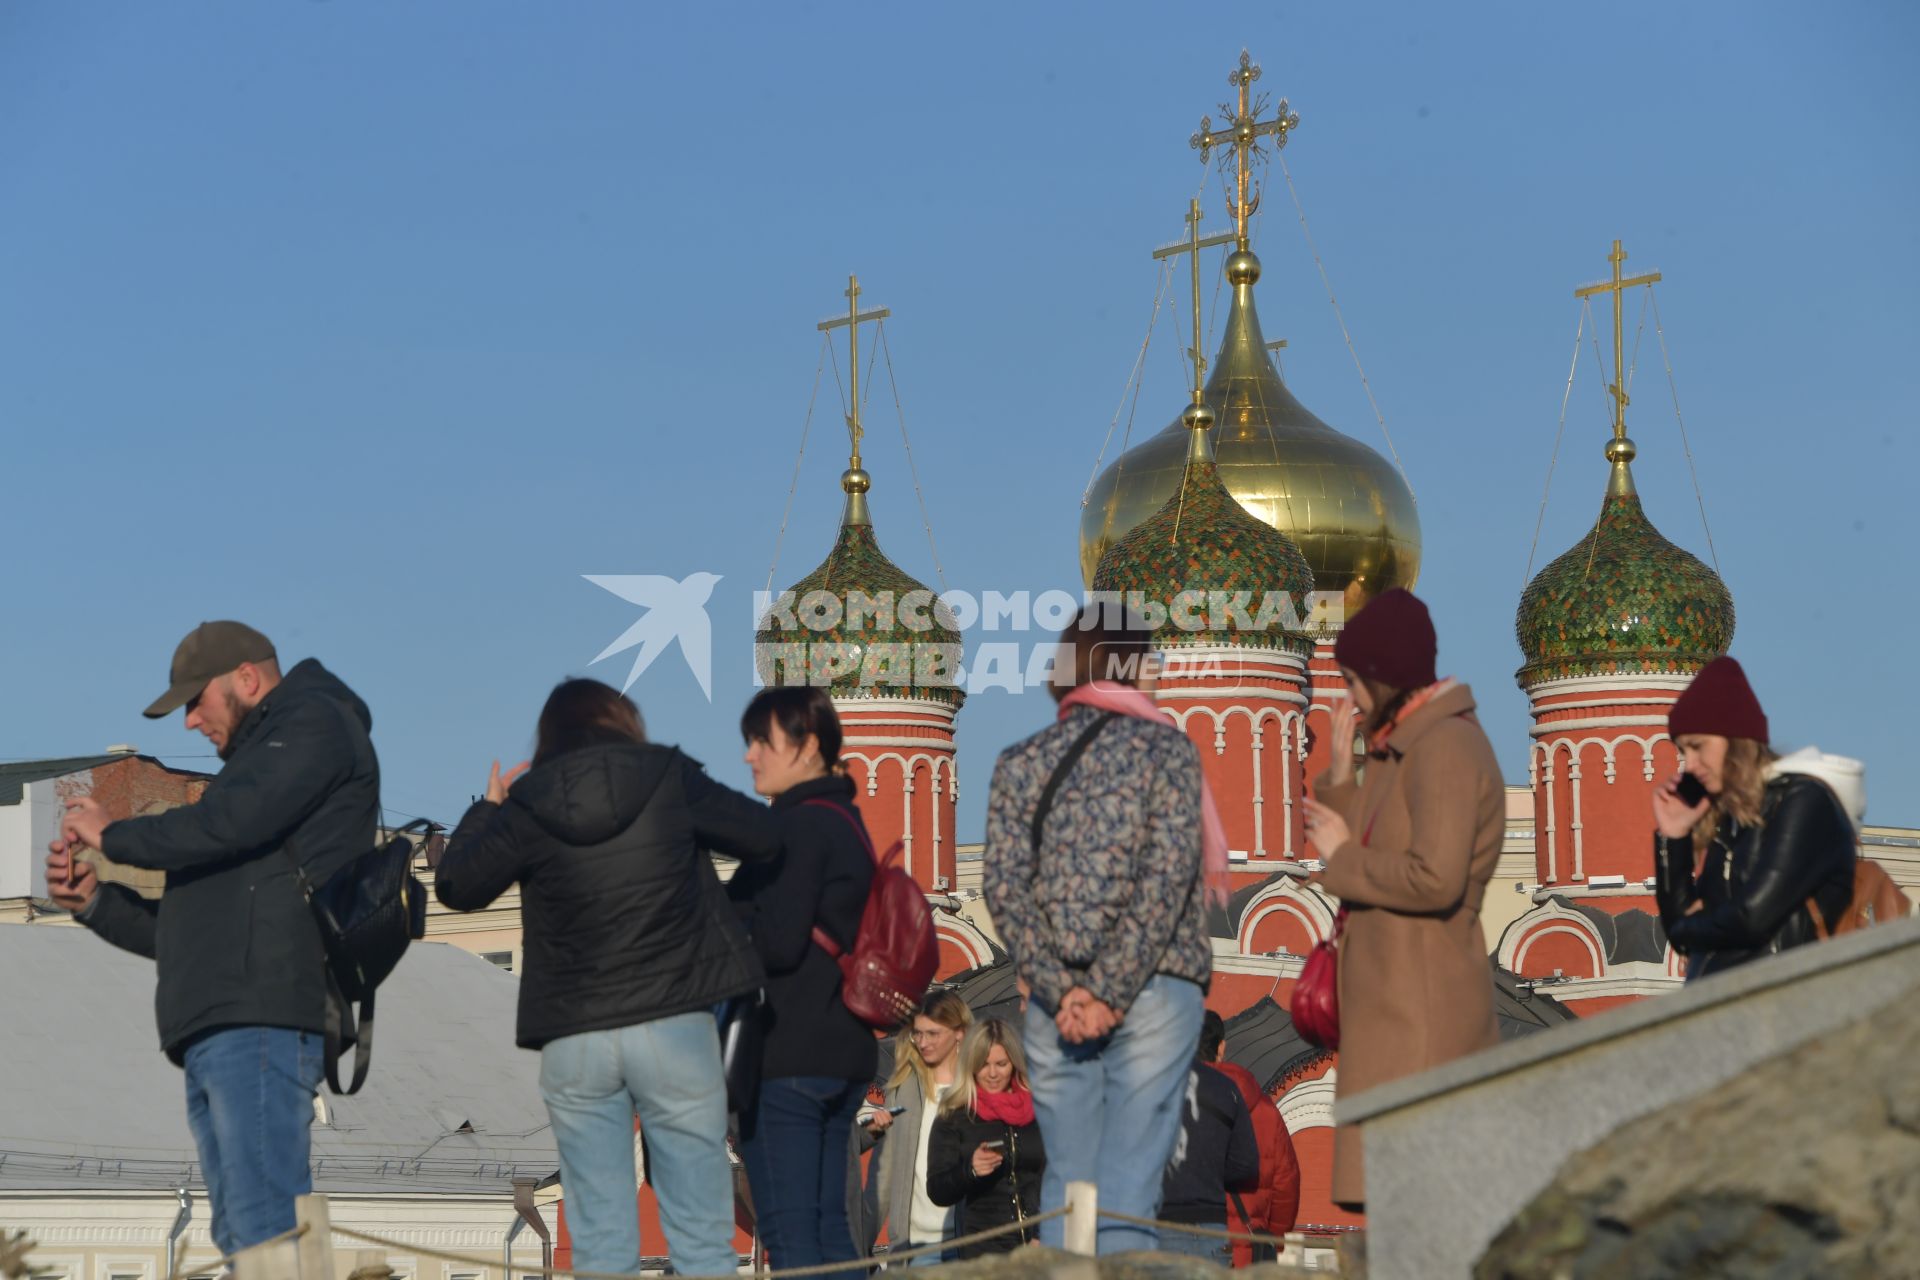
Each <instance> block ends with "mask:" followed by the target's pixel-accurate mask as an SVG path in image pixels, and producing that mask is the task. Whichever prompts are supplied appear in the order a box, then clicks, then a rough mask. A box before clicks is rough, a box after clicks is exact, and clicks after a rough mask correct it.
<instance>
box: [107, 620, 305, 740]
mask: <svg viewBox="0 0 1920 1280" xmlns="http://www.w3.org/2000/svg"><path fill="white" fill-rule="evenodd" d="M278 657H279V655H278V654H277V653H275V652H274V651H273V641H271V640H269V639H267V638H266V637H265V636H263V635H261V634H260V633H259V632H258V631H255V630H254V629H253V628H252V627H250V626H248V625H247V624H246V623H244V622H203V623H201V624H200V625H199V626H197V627H195V628H194V629H193V630H192V631H189V632H188V633H187V638H186V639H185V640H182V641H181V642H180V647H179V648H177V649H175V650H174V651H173V669H172V670H171V671H170V672H169V673H168V678H169V679H170V680H171V682H172V683H170V684H169V685H168V686H167V691H166V692H165V693H163V694H161V695H160V696H159V697H158V698H156V699H154V703H153V705H152V706H150V707H148V708H147V709H146V710H145V711H144V712H142V713H141V714H143V715H145V716H146V717H147V719H149V720H158V719H160V718H161V717H162V716H168V715H172V714H173V713H174V712H175V711H178V710H179V709H180V708H181V707H184V706H186V705H187V704H188V703H189V702H191V701H193V700H194V699H195V698H197V697H199V696H200V694H201V693H202V692H203V691H204V690H205V689H206V687H207V685H208V684H209V683H211V682H212V681H213V680H215V679H217V678H218V677H220V676H223V675H225V674H227V672H229V671H232V670H233V669H234V668H236V667H238V666H239V665H240V664H241V663H243V662H273V661H275V660H276V659H278Z"/></svg>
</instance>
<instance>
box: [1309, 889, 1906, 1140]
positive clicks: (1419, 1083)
mask: <svg viewBox="0 0 1920 1280" xmlns="http://www.w3.org/2000/svg"><path fill="white" fill-rule="evenodd" d="M1915 947H1920V916H1916V917H1912V918H1909V919H1906V920H1898V921H1892V922H1890V923H1887V924H1883V925H1876V926H1875V927H1873V928H1871V929H1863V930H1861V931H1860V932H1858V933H1851V934H1848V935H1846V936H1845V937H1841V938H1835V939H1832V940H1831V941H1828V942H1822V943H1819V944H1817V945H1814V946H1807V947H1798V948H1795V949H1794V950H1792V951H1788V952H1786V953H1784V954H1782V955H1778V956H1773V957H1771V958H1769V959H1767V960H1764V961H1758V962H1755V963H1753V964H1747V965H1742V966H1741V967H1740V968H1737V969H1733V970H1729V971H1728V972H1726V973H1723V974H1719V975H1717V976H1715V977H1712V978H1709V979H1706V980H1703V981H1701V982H1697V983H1694V984H1692V985H1690V986H1686V987H1682V988H1680V989H1679V990H1678V991H1676V992H1674V993H1673V994H1671V995H1664V996H1661V997H1659V998H1657V999H1650V1000H1642V1001H1640V1002H1638V1003H1635V1004H1631V1005H1627V1006H1625V1007H1624V1008H1619V1009H1610V1010H1608V1011H1607V1012H1605V1013H1602V1014H1597V1015H1595V1016H1594V1017H1591V1018H1582V1019H1580V1020H1579V1021H1577V1022H1569V1023H1566V1024H1565V1025H1564V1026H1561V1027H1557V1028H1555V1029H1554V1030H1553V1031H1552V1032H1550V1033H1548V1034H1545V1035H1536V1036H1526V1037H1523V1038H1522V1039H1519V1040H1514V1041H1509V1042H1508V1043H1506V1044H1503V1045H1499V1046H1497V1047H1496V1048H1492V1049H1488V1050H1487V1051H1485V1052H1484V1053H1476V1054H1474V1055H1472V1056H1471V1057H1467V1058H1461V1059H1459V1060H1458V1061H1456V1062H1450V1063H1447V1064H1446V1065H1445V1066H1441V1067H1436V1068H1434V1069H1433V1070H1432V1071H1425V1072H1422V1073H1421V1074H1419V1075H1417V1076H1409V1077H1407V1078H1406V1079H1404V1080H1396V1081H1394V1082H1392V1083H1391V1084H1384V1085H1381V1086H1380V1087H1379V1088H1377V1089H1369V1090H1367V1092H1365V1093H1363V1094H1360V1095H1358V1096H1356V1097H1352V1098H1346V1099H1343V1100H1341V1101H1340V1102H1339V1103H1337V1104H1335V1106H1334V1113H1333V1115H1334V1123H1336V1124H1343V1125H1346V1124H1360V1123H1362V1122H1364V1121H1367V1120H1371V1119H1373V1118H1374V1117H1377V1116H1384V1115H1386V1114H1388V1113H1389V1112H1393V1111H1398V1110H1400V1109H1402V1108H1404V1107H1410V1106H1413V1105H1415V1104H1418V1103H1421V1102H1425V1101H1428V1100H1430V1099H1433V1098H1436V1097H1438V1096H1439V1095H1441V1094H1445V1093H1451V1092H1454V1091H1456V1090H1459V1089H1463V1088H1466V1087H1468V1086H1471V1085H1476V1084H1482V1083H1485V1082H1487V1081H1490V1080H1493V1079H1495V1078H1497V1077H1499V1076H1503V1075H1507V1074H1509V1073H1511V1072H1515V1071H1520V1070H1523V1069H1525V1068H1528V1067H1532V1066H1535V1065H1537V1064H1540V1063H1543V1062H1546V1061H1548V1060H1550V1059H1553V1058H1558V1057H1563V1056H1566V1055H1568V1054H1573V1053H1578V1052H1580V1051H1581V1050H1583V1049H1587V1048H1591V1047H1592V1046H1594V1045H1597V1044H1600V1043H1602V1042H1604V1041H1608V1040H1616V1039H1619V1038H1621V1037H1623V1036H1629V1035H1633V1034H1635V1033H1637V1032H1641V1031H1646V1030H1649V1029H1652V1028H1654V1027H1658V1026H1660V1025H1661V1024H1662V1023H1668V1022H1674V1021H1677V1020H1679V1019H1682V1018H1688V1017H1692V1016H1693V1015H1695V1014H1699V1013H1702V1012H1704V1011H1706V1010H1708V1009H1712V1008H1714V1007H1716V1006H1718V1005H1723V1004H1728V1003H1731V1002H1733V1001H1736V1000H1744V999H1747V998H1748V997H1750V996H1754V995H1757V994H1759V993H1761V992H1764V991H1768V990H1770V989H1772V988H1775V987H1783V986H1788V985H1791V984H1794V983H1797V982H1802V981H1805V980H1806V979H1808V978H1810V977H1813V976H1815V975H1818V974H1822V973H1826V972H1829V971H1834V970H1839V969H1844V968H1847V967H1849V966H1852V965H1857V964H1863V963H1866V962H1869V961H1872V960H1876V959H1878V958H1880V957H1882V956H1884V955H1886V954H1888V953H1889V952H1894V951H1899V950H1902V949H1905V948H1915ZM1916 974H1920V969H1916Z"/></svg>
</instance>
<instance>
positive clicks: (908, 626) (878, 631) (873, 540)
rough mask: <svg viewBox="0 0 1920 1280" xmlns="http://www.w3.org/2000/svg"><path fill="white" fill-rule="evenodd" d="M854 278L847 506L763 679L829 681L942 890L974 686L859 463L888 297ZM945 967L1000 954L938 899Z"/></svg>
mask: <svg viewBox="0 0 1920 1280" xmlns="http://www.w3.org/2000/svg"><path fill="white" fill-rule="evenodd" d="M859 296H860V283H859V280H858V279H857V278H855V279H853V280H851V281H849V286H848V289H847V297H848V300H849V305H848V315H847V318H846V319H845V320H834V321H828V322H827V323H825V324H823V325H822V326H821V328H823V329H834V328H846V329H847V330H848V347H849V359H850V365H851V368H852V384H851V385H852V392H853V399H852V404H853V408H852V410H851V412H850V413H849V414H848V418H847V425H848V428H849V431H850V434H851V438H852V446H853V447H852V454H851V457H850V458H849V460H848V465H847V470H846V471H845V473H844V474H842V476H841V477H840V488H841V490H842V491H843V492H844V493H845V494H846V507H845V509H844V512H843V514H842V516H841V519H840V529H839V533H838V535H837V536H836V537H835V539H834V544H833V547H832V549H831V550H830V551H828V553H827V558H826V559H825V560H823V561H822V562H821V563H820V565H819V566H818V567H817V568H815V569H814V570H813V571H812V572H811V573H809V574H807V575H806V576H805V577H803V578H801V579H800V581H798V582H796V583H795V584H794V585H793V586H792V587H791V588H789V589H788V590H787V591H785V592H782V593H781V595H780V597H779V598H778V599H777V600H776V601H775V602H774V609H773V611H772V612H770V613H768V614H767V615H766V616H765V617H764V618H762V619H761V620H760V630H759V635H758V637H757V639H758V641H759V643H758V645H757V648H756V665H757V668H758V670H759V673H760V678H761V680H762V681H763V682H764V683H768V684H779V683H810V684H815V685H821V686H824V687H826V688H827V689H828V691H829V692H830V694H831V696H832V698H833V705H834V709H835V710H836V711H838V712H839V715H840V724H841V727H842V729H843V730H844V731H845V735H846V737H845V743H844V745H843V747H842V749H841V759H842V761H843V762H844V764H845V766H846V769H847V772H848V774H849V776H851V777H852V779H853V782H854V794H855V800H856V803H857V804H858V805H859V807H860V813H861V816H862V818H864V819H865V821H866V824H867V829H868V831H869V832H870V833H871V834H872V836H873V841H874V846H875V848H876V849H877V850H879V851H881V852H883V853H884V852H885V851H886V850H887V849H888V848H889V847H891V846H892V844H893V843H894V842H895V841H896V840H897V841H899V842H900V844H901V846H902V865H903V866H904V867H905V868H906V870H907V872H908V873H909V874H910V875H912V876H913V878H914V879H915V880H916V881H918V882H919V883H920V886H921V887H922V888H923V889H925V890H926V891H927V893H928V895H929V896H930V897H931V898H932V899H933V900H934V901H935V902H936V904H941V905H944V904H946V903H947V902H948V901H949V899H948V895H949V894H950V893H951V892H952V890H953V887H954V884H955V879H956V840H955V822H956V819H955V811H956V805H957V802H958V796H959V774H958V771H957V770H956V768H955V765H954V717H955V715H956V714H957V713H958V712H959V710H960V704H961V702H962V701H963V700H964V699H965V694H964V692H963V691H962V689H961V687H960V684H961V679H962V673H963V671H964V667H963V664H962V652H961V649H962V647H961V642H960V632H959V628H958V626H957V625H956V623H955V620H954V617H953V615H952V613H951V611H950V610H949V609H948V608H947V606H946V605H945V604H943V603H941V602H940V601H939V600H938V599H937V598H936V597H935V596H934V594H933V592H932V591H931V590H929V589H928V588H927V587H926V586H925V585H924V584H923V583H921V582H919V581H918V580H916V579H915V578H913V577H912V576H911V575H909V574H908V573H906V572H905V571H904V570H902V569H901V568H900V567H899V566H897V565H896V564H894V563H893V561H891V560H889V559H888V558H887V556H886V554H885V553H884V552H882V551H881V550H880V543H879V540H878V539H877V537H876V536H875V533H874V527H873V517H872V513H871V510H870V509H869V506H868V502H867V494H868V492H869V491H870V490H871V489H872V487H873V478H872V476H870V475H869V474H868V473H867V471H866V469H865V468H864V467H863V466H862V465H861V456H860V445H861V437H862V434H863V432H862V428H861V425H860V408H859V405H860V340H859V327H860V325H861V324H863V323H867V322H869V321H878V320H881V319H884V318H885V317H886V316H887V315H888V314H889V312H887V311H886V310H884V309H877V310H873V311H865V312H863V311H861V310H859ZM934 922H935V925H936V928H937V929H938V932H939V935H940V951H941V965H940V972H941V974H942V975H943V976H944V975H946V974H951V973H957V972H959V971H961V970H963V969H970V968H973V967H974V966H976V965H979V964H984V963H987V962H989V961H991V960H992V959H993V958H994V955H995V952H994V948H993V946H992V944H991V942H989V941H988V939H987V938H986V937H985V935H983V934H982V933H981V932H980V931H979V930H978V929H977V928H975V927H974V926H973V925H972V924H971V923H969V922H968V921H967V920H965V919H964V918H962V917H961V916H959V915H958V914H957V912H954V911H939V910H937V911H935V913H934Z"/></svg>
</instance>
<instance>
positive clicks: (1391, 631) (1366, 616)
mask: <svg viewBox="0 0 1920 1280" xmlns="http://www.w3.org/2000/svg"><path fill="white" fill-rule="evenodd" d="M1439 649H1440V642H1439V640H1438V639H1437V638H1436V637H1435V636H1434V634H1433V618H1432V617H1431V616H1429V615H1428V613H1427V606H1426V605H1424V604H1422V603H1421V602H1420V598H1419V597H1418V596H1416V595H1414V594H1413V592H1411V591H1408V590H1406V589H1405V588H1403V587H1395V588H1393V589H1392V590H1390V591H1382V592H1381V593H1380V594H1379V595H1377V596H1375V597H1374V598H1373V599H1372V600H1370V601H1368V602H1367V603H1366V604H1365V605H1363V606H1362V607H1361V609H1360V612H1358V613H1356V614H1354V615H1353V617H1351V618H1349V619H1347V625H1346V626H1345V627H1344V628H1342V630H1341V632H1340V638H1339V639H1338V640H1335V641H1334V642H1333V657H1334V661H1336V662H1338V663H1339V664H1340V665H1341V666H1343V667H1345V668H1346V669H1347V670H1349V671H1351V672H1353V673H1354V674H1355V675H1357V676H1365V677H1366V678H1367V679H1369V680H1377V681H1379V682H1380V683H1381V684H1384V685H1386V686H1387V687H1388V688H1392V689H1422V688H1425V687H1426V686H1427V685H1430V684H1432V683H1433V682H1434V681H1435V680H1437V679H1439V676H1437V675H1436V674H1435V673H1434V659H1435V657H1436V655H1437V654H1438V652H1439Z"/></svg>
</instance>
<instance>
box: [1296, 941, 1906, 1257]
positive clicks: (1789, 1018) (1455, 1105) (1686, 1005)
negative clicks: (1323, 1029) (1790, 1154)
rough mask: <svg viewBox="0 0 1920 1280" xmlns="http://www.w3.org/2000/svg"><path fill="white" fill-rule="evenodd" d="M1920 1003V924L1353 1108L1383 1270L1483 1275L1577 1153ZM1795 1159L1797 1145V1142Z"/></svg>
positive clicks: (1624, 1013) (1568, 1029)
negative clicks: (1884, 1012)
mask: <svg viewBox="0 0 1920 1280" xmlns="http://www.w3.org/2000/svg"><path fill="white" fill-rule="evenodd" d="M1894 1000H1906V1001H1909V1002H1911V1003H1914V1004H1916V1005H1920V918H1915V919H1912V920H1902V921H1897V922H1895V923H1892V924H1884V925H1875V926H1874V927H1873V928H1871V929H1862V930H1859V931H1858V932H1855V933H1850V934H1847V935H1845V936H1844V937H1840V938H1836V939H1834V940H1832V941H1830V942H1826V943H1823V944H1821V945H1820V946H1817V947H1799V948H1795V949H1794V950H1792V951H1788V952H1785V953H1784V954H1781V955H1778V956H1772V957H1769V958H1767V959H1765V960H1758V961H1755V962H1754V963H1752V964H1747V965H1741V966H1740V967H1738V968H1735V969H1732V970H1729V971H1728V972H1726V973H1723V974H1717V975H1715V976H1714V977H1712V978H1709V979H1707V980H1706V981H1704V982H1695V983H1690V984H1688V985H1687V986H1686V987H1684V988H1682V989H1681V990H1679V991H1676V992H1673V993H1671V994H1668V995H1663V996H1660V997H1658V998H1656V999H1651V1000H1641V1001H1637V1002H1635V1003H1633V1004H1631V1005H1627V1006H1625V1007H1622V1008H1618V1009H1612V1010H1609V1011H1608V1012H1606V1013H1603V1014H1599V1015H1597V1016H1595V1017H1591V1018H1582V1019H1581V1020H1579V1021H1578V1022H1574V1023H1568V1024H1566V1025H1564V1026H1561V1027H1559V1028H1557V1029H1555V1030H1553V1031H1551V1032H1549V1033H1547V1034H1544V1035H1536V1036H1526V1037H1523V1038H1522V1039H1519V1040H1515V1041H1511V1042H1508V1043H1506V1044H1502V1045H1500V1046H1499V1047H1498V1048H1494V1049H1488V1050H1486V1051H1484V1052H1482V1053H1478V1054H1474V1055H1472V1056H1470V1057H1467V1058H1462V1059H1459V1060H1457V1061H1455V1062H1451V1063H1448V1064H1447V1065H1446V1066H1443V1067H1437V1068H1435V1069H1434V1070H1432V1071H1429V1072H1426V1073H1423V1074H1422V1075H1418V1076H1411V1077H1408V1078H1406V1079H1404V1080H1397V1081H1394V1082H1393V1083H1392V1084H1387V1085H1382V1086H1380V1087H1379V1088H1377V1089H1370V1090H1368V1091H1367V1092H1365V1093H1362V1094H1360V1095H1358V1096H1357V1097H1353V1098H1346V1099H1343V1100H1341V1102H1340V1103H1338V1104H1337V1105H1336V1106H1335V1108H1334V1117H1335V1119H1336V1120H1337V1121H1338V1122H1339V1123H1341V1124H1359V1125H1360V1126H1361V1131H1362V1133H1363V1134H1364V1135H1365V1140H1366V1148H1367V1232H1368V1237H1369V1239H1368V1246H1369V1247H1368V1258H1367V1264H1368V1267H1369V1270H1370V1271H1371V1273H1372V1274H1373V1275H1374V1276H1377V1277H1379V1280H1429V1277H1434V1276H1464V1275H1469V1274H1471V1272H1472V1270H1473V1267H1474V1264H1475V1263H1476V1262H1477V1261H1478V1260H1479V1259H1480V1258H1481V1257H1482V1255H1484V1254H1485V1253H1486V1251H1487V1248H1488V1246H1489V1245H1490V1244H1491V1243H1492V1242H1493V1240H1494V1239H1495V1237H1497V1236H1498V1235H1499V1234H1500V1232H1501V1231H1502V1230H1503V1229H1505V1228H1506V1226H1507V1225H1508V1224H1509V1223H1510V1222H1512V1221H1513V1219H1514V1217H1515V1215H1517V1214H1518V1213H1519V1212H1520V1211H1521V1210H1522V1209H1523V1208H1525V1207H1526V1206H1527V1205H1528V1204H1531V1203H1532V1202H1533V1201H1534V1200H1535V1199H1537V1198H1538V1197H1539V1196H1540V1195H1541V1194H1542V1193H1543V1192H1545V1191H1546V1190H1547V1188H1549V1187H1551V1186H1552V1185H1553V1183H1554V1180H1555V1178H1557V1177H1558V1176H1559V1174H1560V1172H1561V1170H1562V1168H1563V1167H1564V1166H1565V1165H1566V1163H1567V1161H1568V1160H1569V1159H1571V1158H1572V1157H1573V1156H1574V1155H1575V1154H1576V1153H1578V1152H1581V1151H1585V1150H1587V1149H1589V1148H1592V1147H1594V1146H1596V1145H1598V1144H1600V1143H1602V1142H1604V1141H1606V1140H1607V1139H1609V1138H1610V1137H1611V1136H1612V1135H1613V1134H1614V1133H1616V1132H1617V1131H1618V1130H1619V1129H1620V1128H1621V1127H1622V1126H1623V1125H1628V1124H1633V1123H1635V1122H1637V1121H1639V1120H1641V1119H1643V1118H1644V1117H1646V1116H1649V1115H1652V1114H1654V1113H1656V1112H1660V1111H1663V1110H1666V1109H1667V1108H1675V1109H1676V1110H1681V1111H1683V1110H1684V1109H1685V1106H1686V1104H1687V1103H1688V1102H1689V1100H1695V1099H1698V1100H1700V1105H1705V1104H1706V1102H1707V1101H1708V1100H1710V1099H1712V1098H1713V1097H1714V1096H1716V1093H1717V1091H1718V1090H1720V1089H1721V1088H1723V1087H1725V1085H1727V1084H1728V1083H1729V1082H1731V1081H1732V1080H1734V1079H1735V1078H1737V1077H1739V1076H1740V1075H1742V1074H1743V1073H1745V1072H1746V1071H1748V1070H1750V1069H1752V1068H1754V1067H1756V1066H1759V1065H1760V1064H1762V1063H1766V1062H1770V1061H1772V1060H1773V1059H1775V1058H1777V1057H1779V1056H1780V1055H1782V1054H1785V1053H1791V1052H1793V1051H1795V1050H1798V1049H1800V1048H1801V1047H1802V1046H1805V1045H1809V1044H1813V1043H1815V1042H1818V1041H1820V1040H1821V1039H1822V1038H1824V1037H1831V1036H1835V1035H1838V1034H1841V1033H1842V1032H1844V1031H1845V1030H1846V1029H1847V1028H1849V1027H1851V1026H1852V1025H1853V1024H1854V1023H1856V1022H1858V1021H1859V1020H1861V1019H1863V1018H1867V1017H1869V1016H1870V1015H1873V1014H1874V1012H1875V1011H1876V1010H1879V1009H1881V1008H1883V1007H1885V1006H1886V1005H1887V1004H1888V1003H1889V1002H1890V1001H1894ZM1788 1150H1789V1151H1790V1149H1788Z"/></svg>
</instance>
